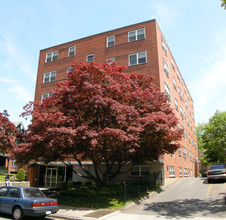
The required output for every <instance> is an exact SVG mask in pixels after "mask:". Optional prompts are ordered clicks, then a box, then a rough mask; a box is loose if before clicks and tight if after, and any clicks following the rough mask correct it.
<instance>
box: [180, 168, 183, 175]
mask: <svg viewBox="0 0 226 220" xmlns="http://www.w3.org/2000/svg"><path fill="white" fill-rule="evenodd" d="M182 172H183V171H182V168H181V167H180V168H179V175H180V177H181V176H183V173H182Z"/></svg>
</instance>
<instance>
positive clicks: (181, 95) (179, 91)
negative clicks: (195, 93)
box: [178, 87, 183, 101]
mask: <svg viewBox="0 0 226 220" xmlns="http://www.w3.org/2000/svg"><path fill="white" fill-rule="evenodd" d="M178 93H179V96H180V100H181V101H182V99H183V94H182V92H181V90H180V88H179V87H178Z"/></svg>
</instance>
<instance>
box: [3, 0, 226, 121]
mask: <svg viewBox="0 0 226 220" xmlns="http://www.w3.org/2000/svg"><path fill="white" fill-rule="evenodd" d="M220 5H221V1H220V0H205V1H195V0H183V1H181V0H170V1H169V0H139V1H138V0H120V1H119V0H114V1H112V2H111V1H106V0H86V1H82V0H64V1H62V0H10V1H3V0H1V1H0V21H1V22H0V76H1V77H0V111H3V110H4V109H6V110H8V112H9V114H10V115H11V116H10V120H11V121H13V122H15V121H22V122H23V123H24V124H25V125H27V124H28V122H26V121H24V120H23V119H22V118H21V117H19V115H20V114H21V112H23V106H24V105H25V104H26V103H28V102H29V101H33V99H34V91H35V80H36V74H37V67H38V59H39V51H40V50H41V49H44V48H47V47H51V46H54V45H57V44H61V43H65V42H67V41H72V40H76V39H79V38H82V37H86V36H89V35H93V34H97V33H101V32H104V31H108V30H112V29H116V28H119V27H123V26H127V25H130V24H135V23H139V22H142V21H146V20H150V19H154V18H155V19H156V20H157V22H158V24H159V26H160V29H161V31H162V33H163V34H164V37H165V39H166V41H167V43H168V46H169V47H170V50H171V52H172V53H173V56H174V58H175V60H176V62H177V65H178V66H179V69H180V71H181V73H182V76H183V78H184V80H185V82H186V84H187V87H188V89H189V91H190V93H191V96H192V98H193V101H194V107H195V117H196V124H197V123H202V122H208V119H209V118H210V117H211V116H212V115H213V114H214V113H215V111H216V110H217V109H218V110H220V111H226V25H225V21H226V10H224V9H223V8H221V7H220Z"/></svg>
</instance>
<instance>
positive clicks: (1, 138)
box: [0, 110, 18, 154]
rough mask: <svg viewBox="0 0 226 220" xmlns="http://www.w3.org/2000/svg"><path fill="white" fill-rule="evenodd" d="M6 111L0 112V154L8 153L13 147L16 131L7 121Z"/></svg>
mask: <svg viewBox="0 0 226 220" xmlns="http://www.w3.org/2000/svg"><path fill="white" fill-rule="evenodd" d="M8 117H9V114H8V113H7V111H6V110H5V111H3V112H2V113H1V112H0V153H3V154H4V153H9V152H10V151H11V150H12V149H13V147H14V146H15V136H16V135H18V130H17V129H16V127H15V125H14V124H13V123H12V122H10V120H9V119H8Z"/></svg>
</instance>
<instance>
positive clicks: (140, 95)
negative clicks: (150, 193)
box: [14, 62, 182, 186]
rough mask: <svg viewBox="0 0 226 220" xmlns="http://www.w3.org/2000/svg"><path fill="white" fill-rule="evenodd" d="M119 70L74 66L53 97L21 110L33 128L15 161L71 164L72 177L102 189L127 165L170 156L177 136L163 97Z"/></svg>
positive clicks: (147, 81) (145, 79)
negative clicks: (90, 166) (87, 163)
mask: <svg viewBox="0 0 226 220" xmlns="http://www.w3.org/2000/svg"><path fill="white" fill-rule="evenodd" d="M124 70H125V67H124V66H118V65H117V64H116V63H115V62H114V63H113V64H109V63H107V62H106V63H103V64H99V63H94V62H93V63H87V62H75V63H74V65H73V66H72V70H71V72H69V73H68V75H67V79H66V80H64V81H61V82H59V83H58V84H57V86H56V87H55V88H54V89H53V90H52V96H50V97H48V98H45V99H44V100H43V101H42V103H39V102H36V103H32V102H31V103H29V104H28V105H27V106H26V107H25V110H26V111H25V112H24V113H23V116H24V117H27V116H32V124H31V125H30V126H29V127H28V130H27V131H26V132H25V134H24V139H25V140H26V143H22V144H20V145H19V146H17V147H16V148H15V150H14V152H15V156H16V158H17V160H18V161H20V162H28V161H31V160H32V161H44V162H46V163H48V162H50V161H56V160H57V161H63V162H64V163H65V164H67V165H71V162H72V161H73V162H75V161H76V162H77V163H78V164H79V166H80V167H81V170H82V171H83V172H82V173H79V171H78V170H73V171H74V172H75V173H76V174H77V175H79V176H82V177H84V178H87V179H89V180H92V181H95V183H96V184H97V185H98V186H104V185H106V184H107V183H108V182H110V181H111V180H112V179H113V178H115V176H116V175H118V174H119V173H120V172H121V170H122V167H124V166H125V165H127V164H131V165H132V164H134V163H140V162H143V161H145V160H149V161H150V160H154V159H158V157H159V155H161V154H164V153H173V152H174V151H175V150H176V149H177V148H178V147H179V144H178V141H179V140H180V138H181V133H182V131H181V130H178V129H176V125H177V123H178V120H177V118H176V117H175V115H174V114H173V112H172V109H171V108H170V106H169V104H168V103H167V97H166V95H165V94H164V93H161V92H160V91H159V89H158V88H157V87H156V86H154V85H153V84H152V78H151V77H150V76H148V75H141V74H138V73H132V74H126V73H124V72H123V71H124ZM85 161H91V162H92V164H93V172H90V171H89V170H88V169H87V167H86V166H84V163H83V162H85Z"/></svg>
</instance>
